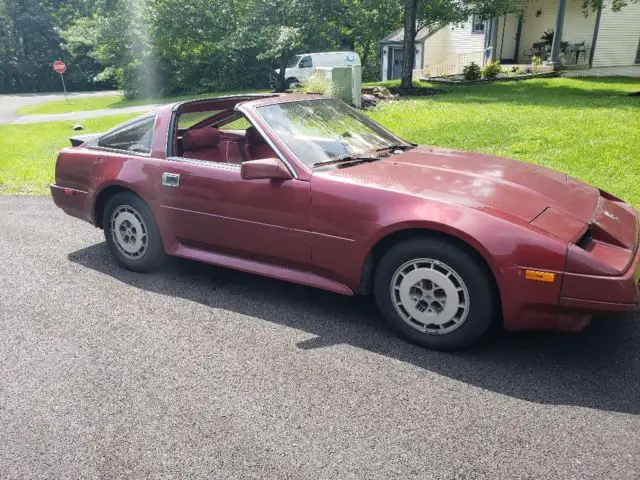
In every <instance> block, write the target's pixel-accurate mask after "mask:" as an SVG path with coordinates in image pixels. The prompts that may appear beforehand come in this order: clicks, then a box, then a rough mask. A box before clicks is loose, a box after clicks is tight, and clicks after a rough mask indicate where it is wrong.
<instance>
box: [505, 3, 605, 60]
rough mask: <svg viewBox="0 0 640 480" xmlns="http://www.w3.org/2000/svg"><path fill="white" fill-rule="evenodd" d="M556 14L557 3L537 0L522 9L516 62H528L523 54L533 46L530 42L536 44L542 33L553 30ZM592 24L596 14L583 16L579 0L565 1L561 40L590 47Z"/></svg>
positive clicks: (594, 23) (593, 26)
mask: <svg viewBox="0 0 640 480" xmlns="http://www.w3.org/2000/svg"><path fill="white" fill-rule="evenodd" d="M538 10H539V11H540V16H539V17H536V13H537V12H538ZM557 15H558V1H557V0H539V1H534V2H531V3H527V4H526V6H525V8H524V10H523V21H522V34H521V37H520V48H519V50H520V51H519V52H518V61H520V62H527V61H529V57H527V56H525V52H526V51H527V50H529V49H530V48H531V47H532V46H533V43H534V42H539V41H540V37H541V36H542V34H543V33H544V32H545V31H547V30H552V29H555V25H556V16H557ZM595 25H596V14H595V13H591V14H589V15H587V16H586V17H585V15H584V13H583V12H582V0H567V4H566V7H565V12H564V26H563V28H562V41H564V42H572V43H577V42H586V43H587V44H590V43H591V42H592V40H593V30H594V28H595ZM505 43H506V39H505Z"/></svg>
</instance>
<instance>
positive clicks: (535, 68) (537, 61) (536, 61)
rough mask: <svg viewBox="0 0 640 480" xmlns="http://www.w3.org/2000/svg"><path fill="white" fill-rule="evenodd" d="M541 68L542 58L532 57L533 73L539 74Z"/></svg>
mask: <svg viewBox="0 0 640 480" xmlns="http://www.w3.org/2000/svg"><path fill="white" fill-rule="evenodd" d="M541 66H542V59H541V58H540V57H537V56H535V55H534V56H533V57H531V67H532V70H533V73H538V72H539V71H540V67H541Z"/></svg>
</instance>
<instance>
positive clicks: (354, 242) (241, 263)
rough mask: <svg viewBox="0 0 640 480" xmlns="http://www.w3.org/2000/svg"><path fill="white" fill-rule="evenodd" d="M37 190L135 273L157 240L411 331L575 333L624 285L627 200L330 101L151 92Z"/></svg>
mask: <svg viewBox="0 0 640 480" xmlns="http://www.w3.org/2000/svg"><path fill="white" fill-rule="evenodd" d="M71 141H72V145H73V146H71V147H69V148H66V149H64V150H63V151H62V152H61V153H60V155H59V156H58V161H57V166H56V180H55V184H54V185H52V186H51V193H52V195H53V199H54V201H55V203H56V204H57V205H58V206H59V207H60V208H62V209H63V210H64V211H65V212H67V213H68V214H70V215H73V216H75V217H78V218H81V219H83V220H86V221H88V222H90V223H92V224H93V225H95V226H97V227H100V228H102V229H104V233H105V238H106V241H107V244H108V246H109V248H110V250H111V252H112V253H113V255H114V257H115V258H116V259H117V260H118V261H119V262H120V263H122V264H123V265H124V266H125V267H127V268H129V269H131V270H134V271H139V272H144V271H148V270H151V269H153V268H155V267H157V266H159V265H161V264H162V263H163V261H164V259H165V256H166V255H167V254H169V255H175V256H178V257H185V258H189V259H194V260H199V261H202V262H206V263H210V264H213V265H220V266H224V267H229V268H235V269H238V270H243V271H246V272H253V273H257V274H260V275H266V276H269V277H274V278H278V279H281V280H287V281H290V282H295V283H299V284H303V285H310V286H313V287H318V288H322V289H325V290H329V291H332V292H337V293H340V294H344V295H354V294H363V295H367V294H373V295H374V296H375V299H376V301H377V303H378V305H379V307H380V310H381V312H382V314H383V317H384V318H385V320H386V322H387V323H388V324H389V325H390V326H391V327H393V328H394V329H395V330H396V331H397V332H399V333H401V334H402V335H404V336H405V337H407V338H408V339H410V340H411V341H413V342H416V343H418V344H421V345H424V346H427V347H431V348H441V349H453V348H461V347H464V346H467V345H469V344H471V343H473V342H474V341H476V340H477V339H478V338H479V337H480V336H481V335H482V334H483V333H484V332H485V331H486V330H487V329H488V328H489V326H490V324H491V323H492V322H493V321H502V323H503V325H504V327H506V328H507V329H512V330H518V329H560V330H570V331H577V330H580V329H582V328H584V327H585V326H586V325H587V324H588V322H589V320H590V318H591V317H592V316H593V315H594V314H596V313H599V312H624V311H632V310H634V309H636V308H637V306H638V303H639V301H640V289H639V287H638V281H639V279H640V266H639V262H640V252H639V250H638V239H639V234H640V228H639V216H638V212H637V211H636V210H635V209H634V208H633V207H631V206H630V205H628V204H627V203H625V202H623V201H622V200H620V199H618V198H616V197H614V196H612V195H610V194H608V193H606V192H604V191H601V190H598V189H597V188H593V187H591V186H588V185H585V184H584V183H581V182H580V181H578V180H576V179H573V178H570V177H568V176H567V175H565V174H561V173H558V172H554V171H550V170H547V169H545V168H541V167H538V166H534V165H531V164H527V163H523V162H518V161H514V160H508V159H505V158H499V157H495V156H490V155H480V154H476V153H466V152H460V151H454V150H448V149H442V148H432V147H422V146H415V145H413V144H410V143H407V142H405V141H403V140H401V139H400V138H398V137H396V136H394V135H393V134H392V133H390V132H388V131H387V130H385V129H384V128H382V127H381V126H379V125H377V124H376V123H374V122H372V121H371V120H369V119H367V118H366V117H365V116H363V115H362V114H360V113H359V112H357V111H356V110H354V109H352V108H351V107H348V106H347V105H345V104H343V103H341V102H340V101H338V100H335V99H331V98H326V97H320V96H310V95H263V96H259V95H246V96H233V97H222V98H214V99H206V100H196V101H188V102H182V103H177V104H172V105H167V106H165V107H163V108H160V109H159V110H157V111H155V112H153V113H150V114H148V115H146V116H144V117H143V118H140V119H137V120H134V121H132V122H129V123H126V124H124V125H121V126H119V127H116V128H114V129H113V130H111V131H109V132H106V133H104V134H98V135H94V136H85V137H83V138H72V139H71Z"/></svg>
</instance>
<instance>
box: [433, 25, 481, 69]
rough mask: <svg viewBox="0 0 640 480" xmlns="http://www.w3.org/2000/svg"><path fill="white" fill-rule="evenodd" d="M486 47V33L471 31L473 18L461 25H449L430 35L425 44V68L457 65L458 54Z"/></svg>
mask: <svg viewBox="0 0 640 480" xmlns="http://www.w3.org/2000/svg"><path fill="white" fill-rule="evenodd" d="M483 49H484V34H482V33H471V19H468V20H467V21H466V22H464V23H462V24H461V25H455V26H454V25H448V26H446V27H443V28H442V29H440V30H439V31H438V32H436V33H435V34H433V35H432V36H431V37H429V38H428V39H427V40H426V42H425V46H424V62H423V65H424V68H425V69H428V68H429V66H430V65H431V66H433V65H456V64H457V62H458V55H459V54H462V53H469V52H475V51H480V50H483Z"/></svg>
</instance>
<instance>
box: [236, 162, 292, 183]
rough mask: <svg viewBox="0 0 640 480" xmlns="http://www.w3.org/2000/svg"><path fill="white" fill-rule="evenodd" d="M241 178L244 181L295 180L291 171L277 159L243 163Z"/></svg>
mask: <svg viewBox="0 0 640 480" xmlns="http://www.w3.org/2000/svg"><path fill="white" fill-rule="evenodd" d="M240 176H241V177H242V179H243V180H261V179H267V180H289V179H291V178H293V177H292V176H291V173H290V172H289V170H287V168H286V167H285V166H284V165H283V164H282V162H281V161H280V160H279V159H277V158H264V159H261V160H248V161H246V162H242V164H241V165H240Z"/></svg>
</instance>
